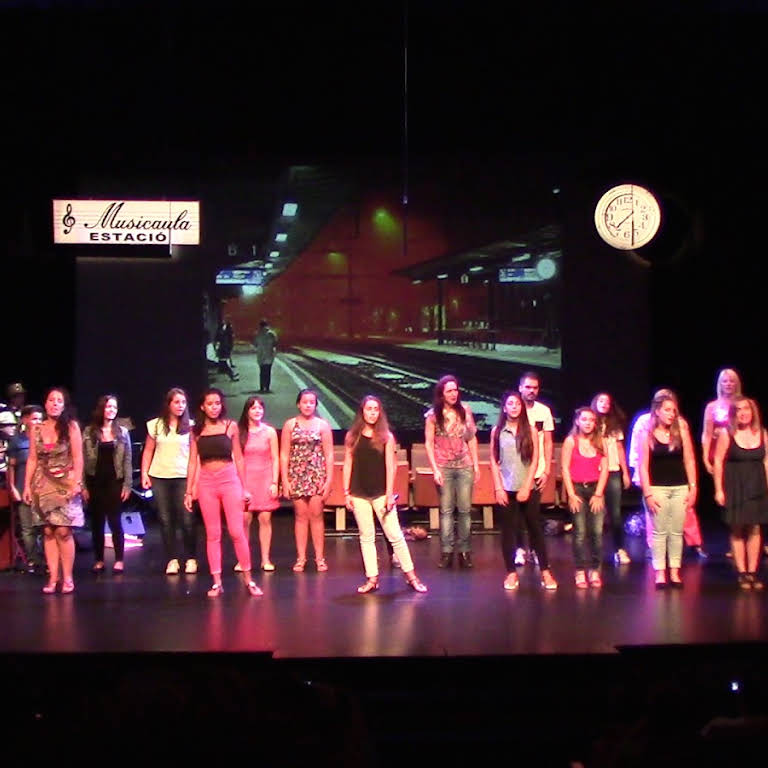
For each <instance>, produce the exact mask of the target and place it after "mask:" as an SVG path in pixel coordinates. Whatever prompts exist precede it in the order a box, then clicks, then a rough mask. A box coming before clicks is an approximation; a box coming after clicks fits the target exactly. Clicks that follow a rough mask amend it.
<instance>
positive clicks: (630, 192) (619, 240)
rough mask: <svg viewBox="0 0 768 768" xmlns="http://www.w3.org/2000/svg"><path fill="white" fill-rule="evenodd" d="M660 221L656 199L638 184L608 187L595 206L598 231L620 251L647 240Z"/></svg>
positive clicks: (645, 243) (649, 240)
mask: <svg viewBox="0 0 768 768" xmlns="http://www.w3.org/2000/svg"><path fill="white" fill-rule="evenodd" d="M660 224H661V208H660V206H659V203H658V200H656V198H655V197H654V196H653V194H652V193H651V192H649V191H648V190H647V189H646V188H645V187H640V186H638V185H637V184H619V185H618V186H617V187H613V189H609V190H608V191H607V192H606V193H605V194H604V195H603V196H602V197H601V198H600V200H599V201H598V203H597V206H596V207H595V227H596V228H597V232H598V234H599V235H600V237H602V238H603V240H605V242H606V243H608V245H611V246H613V247H614V248H620V249H621V250H623V251H629V250H633V249H635V248H642V247H643V246H644V245H647V244H648V243H650V242H651V240H653V238H654V236H655V235H656V233H657V232H658V231H659V225H660Z"/></svg>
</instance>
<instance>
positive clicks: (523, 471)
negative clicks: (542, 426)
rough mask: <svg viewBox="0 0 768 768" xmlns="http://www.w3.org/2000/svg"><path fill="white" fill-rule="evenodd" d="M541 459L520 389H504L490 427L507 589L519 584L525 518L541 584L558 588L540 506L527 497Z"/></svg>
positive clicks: (536, 436) (534, 431)
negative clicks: (519, 553)
mask: <svg viewBox="0 0 768 768" xmlns="http://www.w3.org/2000/svg"><path fill="white" fill-rule="evenodd" d="M538 459H539V436H538V431H537V430H536V427H533V426H531V424H530V422H529V420H528V415H527V413H526V410H525V404H524V403H523V399H522V398H521V397H520V394H519V393H518V392H511V391H510V392H505V393H504V395H503V396H502V398H501V409H500V411H499V419H498V421H497V422H496V424H495V426H494V427H493V429H492V430H491V474H492V476H493V486H494V494H495V496H496V504H497V511H498V514H499V517H500V520H501V553H502V555H503V557H504V565H505V566H506V569H507V577H506V579H505V580H504V589H507V590H514V589H517V588H518V586H519V585H520V581H519V579H518V576H517V570H516V567H515V552H516V550H517V547H518V544H519V541H518V531H520V530H522V527H523V523H522V521H523V520H525V523H526V526H527V527H528V535H529V536H530V540H531V544H532V545H533V549H534V551H535V552H536V557H537V559H538V561H539V568H540V569H541V585H542V586H543V587H544V588H545V589H549V590H553V589H557V582H556V581H555V579H554V577H553V576H552V571H551V570H550V566H549V561H548V559H547V545H546V540H545V538H544V532H543V530H542V527H541V520H540V519H539V515H538V512H537V510H536V509H535V508H534V507H533V506H532V505H530V504H528V501H529V500H530V497H531V491H532V490H533V486H534V480H535V476H536V468H537V466H538Z"/></svg>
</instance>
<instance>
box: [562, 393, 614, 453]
mask: <svg viewBox="0 0 768 768" xmlns="http://www.w3.org/2000/svg"><path fill="white" fill-rule="evenodd" d="M582 413H591V414H592V415H593V416H594V417H595V428H594V429H593V430H592V434H591V435H590V436H589V442H590V443H592V445H593V446H594V447H595V450H596V451H597V452H598V453H605V450H604V449H603V438H602V437H601V436H600V432H599V431H598V429H597V414H596V413H595V412H594V410H592V408H590V407H589V406H588V405H582V406H581V407H580V408H577V409H576V410H575V411H574V412H573V426H572V427H571V431H570V432H569V433H568V436H569V437H572V438H573V439H574V441H575V440H577V439H578V438H579V437H581V436H582V431H581V427H580V426H579V417H580V416H581V414H582Z"/></svg>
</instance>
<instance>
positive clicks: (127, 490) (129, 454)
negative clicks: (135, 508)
mask: <svg viewBox="0 0 768 768" xmlns="http://www.w3.org/2000/svg"><path fill="white" fill-rule="evenodd" d="M120 437H121V438H122V440H123V441H124V443H125V445H124V453H123V489H122V491H121V492H120V499H121V500H122V501H125V500H126V499H127V498H128V497H129V496H130V495H131V485H132V484H133V446H132V445H131V435H130V433H129V432H128V430H127V429H126V428H125V427H120Z"/></svg>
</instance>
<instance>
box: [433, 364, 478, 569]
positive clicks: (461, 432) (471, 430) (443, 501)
mask: <svg viewBox="0 0 768 768" xmlns="http://www.w3.org/2000/svg"><path fill="white" fill-rule="evenodd" d="M425 419H426V420H425V423H424V444H425V448H426V451H427V456H428V457H429V463H430V464H431V465H432V472H433V473H434V478H435V484H436V485H437V488H438V492H439V494H440V552H441V554H440V563H439V565H440V567H441V568H450V567H451V565H453V551H454V546H455V548H456V549H457V550H458V553H459V565H460V566H461V567H462V568H471V567H472V552H471V541H470V526H471V522H472V520H471V512H472V488H473V486H474V484H475V480H476V478H477V477H478V476H479V472H480V468H479V463H478V457H477V428H476V427H475V419H474V417H473V416H472V411H470V409H469V407H468V406H466V405H462V402H461V397H460V396H459V382H458V380H457V379H456V377H455V376H443V377H442V378H441V379H440V381H438V382H437V384H436V385H435V393H434V399H433V402H432V407H431V408H430V409H429V410H428V411H427V413H426V416H425ZM454 509H458V525H457V528H458V531H457V533H456V534H454V519H453V511H454Z"/></svg>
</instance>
